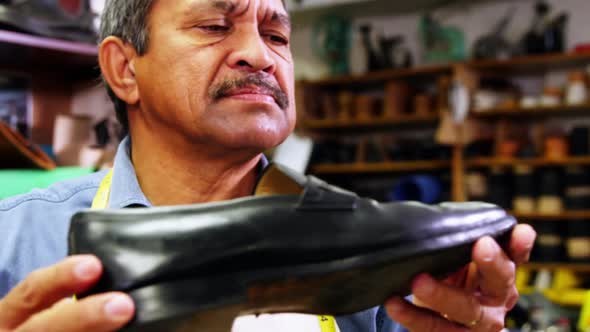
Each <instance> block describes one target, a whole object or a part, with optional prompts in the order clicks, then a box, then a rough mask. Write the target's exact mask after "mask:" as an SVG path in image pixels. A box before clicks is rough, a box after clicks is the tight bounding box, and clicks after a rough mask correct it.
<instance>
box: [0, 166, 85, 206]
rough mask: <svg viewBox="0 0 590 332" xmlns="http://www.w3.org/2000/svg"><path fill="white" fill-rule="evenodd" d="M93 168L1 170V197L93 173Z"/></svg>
mask: <svg viewBox="0 0 590 332" xmlns="http://www.w3.org/2000/svg"><path fill="white" fill-rule="evenodd" d="M93 172H94V169H93V168H80V167H60V168H56V169H54V170H51V171H45V170H36V169H24V170H20V169H19V170H0V184H1V185H0V199H4V198H7V197H10V196H16V195H20V194H24V193H27V192H29V191H31V190H32V189H35V188H47V187H49V186H50V185H52V184H54V183H56V182H59V181H63V180H69V179H73V178H77V177H80V176H83V175H87V174H90V173H93Z"/></svg>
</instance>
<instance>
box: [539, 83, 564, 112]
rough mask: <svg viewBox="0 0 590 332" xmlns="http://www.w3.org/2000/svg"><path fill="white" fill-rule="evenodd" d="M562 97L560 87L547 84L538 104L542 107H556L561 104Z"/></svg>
mask: <svg viewBox="0 0 590 332" xmlns="http://www.w3.org/2000/svg"><path fill="white" fill-rule="evenodd" d="M562 99H563V91H562V89H561V88H560V87H554V86H548V87H546V88H545V90H544V91H543V96H542V97H541V102H540V104H541V105H540V106H542V107H557V106H559V105H561V102H562Z"/></svg>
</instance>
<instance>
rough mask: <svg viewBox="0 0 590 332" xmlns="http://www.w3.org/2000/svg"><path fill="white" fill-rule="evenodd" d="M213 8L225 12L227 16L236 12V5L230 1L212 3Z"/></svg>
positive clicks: (218, 0) (216, 0)
mask: <svg viewBox="0 0 590 332" xmlns="http://www.w3.org/2000/svg"><path fill="white" fill-rule="evenodd" d="M211 7H213V8H215V9H218V10H221V11H224V12H225V13H227V14H230V13H232V12H233V11H235V10H236V4H235V3H234V2H231V1H229V0H215V1H213V2H212V3H211Z"/></svg>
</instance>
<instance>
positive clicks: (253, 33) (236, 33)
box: [131, 0, 295, 150]
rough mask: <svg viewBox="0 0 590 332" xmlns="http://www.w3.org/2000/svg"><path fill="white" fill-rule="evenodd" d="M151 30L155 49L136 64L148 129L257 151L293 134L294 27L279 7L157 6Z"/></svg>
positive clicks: (236, 1)
mask: <svg viewBox="0 0 590 332" xmlns="http://www.w3.org/2000/svg"><path fill="white" fill-rule="evenodd" d="M149 28H150V35H149V49H148V51H147V52H146V54H144V55H143V56H141V57H139V58H137V60H136V61H135V64H134V65H135V70H136V80H137V84H138V87H139V94H140V104H141V111H142V112H146V114H145V116H146V119H147V121H149V122H150V123H148V125H149V126H152V127H153V128H158V126H161V125H164V126H166V127H168V128H169V129H172V130H173V131H174V132H176V133H180V134H182V135H183V136H184V137H187V138H188V139H189V140H191V141H193V142H198V143H205V144H212V145H220V146H221V147H226V148H231V149H244V148H246V149H255V150H260V149H266V148H269V147H273V146H275V145H277V144H279V143H281V142H282V141H283V140H284V139H285V138H286V137H287V136H288V135H289V133H290V132H291V131H292V130H293V127H294V125H295V102H294V80H293V60H292V57H291V51H290V46H289V39H290V24H289V20H288V16H287V13H286V11H285V8H284V6H283V4H282V2H281V0H175V1H168V0H166V1H162V0H159V1H155V3H154V5H153V7H152V10H151V13H150V17H149ZM131 126H133V123H131Z"/></svg>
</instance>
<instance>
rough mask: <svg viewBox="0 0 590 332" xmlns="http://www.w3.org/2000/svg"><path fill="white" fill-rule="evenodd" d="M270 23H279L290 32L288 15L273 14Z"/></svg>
mask: <svg viewBox="0 0 590 332" xmlns="http://www.w3.org/2000/svg"><path fill="white" fill-rule="evenodd" d="M270 21H271V22H272V23H275V22H276V23H279V24H281V25H283V26H285V27H286V28H288V29H289V30H291V19H290V18H289V15H285V14H281V13H278V12H274V13H273V14H272V17H271V19H270Z"/></svg>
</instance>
